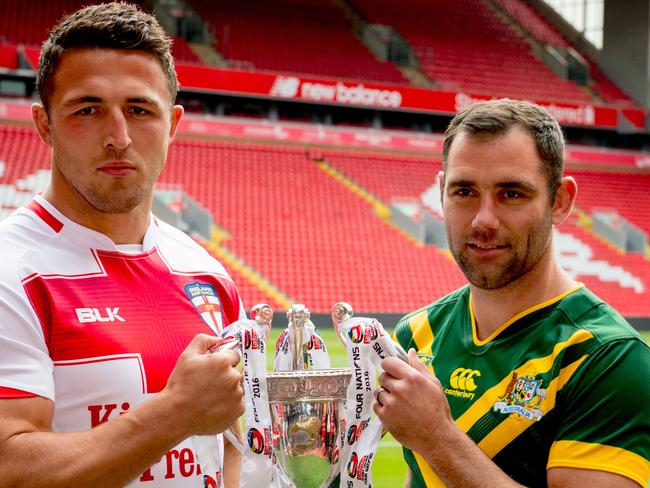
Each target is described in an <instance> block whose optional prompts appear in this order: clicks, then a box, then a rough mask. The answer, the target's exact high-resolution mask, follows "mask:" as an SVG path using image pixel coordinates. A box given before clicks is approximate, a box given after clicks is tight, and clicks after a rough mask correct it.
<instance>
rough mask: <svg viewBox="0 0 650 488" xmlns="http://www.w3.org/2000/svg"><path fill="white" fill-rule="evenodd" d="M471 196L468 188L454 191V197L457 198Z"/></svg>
mask: <svg viewBox="0 0 650 488" xmlns="http://www.w3.org/2000/svg"><path fill="white" fill-rule="evenodd" d="M471 194H472V192H471V191H470V190H469V188H459V189H458V190H456V195H458V196H459V197H468V196H470V195H471Z"/></svg>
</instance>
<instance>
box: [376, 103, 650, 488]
mask: <svg viewBox="0 0 650 488" xmlns="http://www.w3.org/2000/svg"><path fill="white" fill-rule="evenodd" d="M443 148H444V149H443V168H444V174H442V175H441V176H442V178H441V194H442V205H443V211H444V215H445V226H446V230H447V239H448V243H449V249H450V250H451V252H452V254H453V256H454V258H455V260H456V262H457V263H458V265H459V267H460V268H461V269H462V271H463V273H464V274H465V276H466V277H467V280H468V281H469V284H468V285H467V286H465V287H463V288H461V289H459V290H457V291H455V292H452V293H451V294H449V295H447V296H446V297H443V298H441V299H440V300H438V301H437V302H434V303H433V304H431V305H428V306H426V307H424V308H422V309H420V310H418V311H416V312H413V313H411V314H409V315H407V316H406V317H404V318H403V319H402V320H401V321H400V322H399V323H398V325H397V328H396V331H395V337H396V339H397V340H398V341H399V342H400V344H401V345H402V346H403V347H404V348H405V349H407V350H409V357H410V365H408V364H406V363H404V362H401V361H398V360H396V359H391V358H389V359H385V360H384V361H383V362H382V366H383V367H384V369H385V372H384V373H383V374H382V375H381V376H380V378H379V382H380V385H381V387H380V388H379V389H378V392H377V393H376V398H377V402H376V404H375V412H376V413H377V415H378V416H379V417H380V418H381V419H382V421H383V422H384V425H385V426H386V428H387V429H388V430H389V431H390V432H391V433H392V434H393V435H394V437H395V438H396V439H397V440H398V441H399V442H400V443H402V445H403V446H404V453H405V458H406V461H407V463H408V464H409V467H410V471H411V478H410V486H412V487H424V486H428V487H430V486H445V485H446V486H450V487H454V486H462V487H469V486H475V487H492V486H493V487H507V486H521V485H525V486H551V487H585V486H589V487H603V488H604V487H608V488H609V487H634V486H637V487H638V486H646V483H647V481H648V476H649V475H650V411H649V407H648V405H650V348H649V347H648V345H647V344H646V343H645V342H644V341H643V339H642V338H641V337H640V336H639V334H638V333H637V332H636V331H635V330H634V329H633V328H632V327H631V326H630V325H629V324H628V323H627V322H626V321H625V320H624V319H623V317H621V316H620V315H619V314H618V313H617V312H616V311H615V310H614V309H612V308H611V307H610V306H608V305H607V304H605V303H604V302H603V301H602V300H600V299H599V298H598V297H596V296H595V295H593V294H592V293H591V292H590V291H588V290H587V289H586V288H585V287H584V285H582V284H581V283H578V282H575V281H574V280H573V279H572V278H571V277H570V276H568V275H567V274H566V273H565V272H564V271H563V270H562V269H561V268H560V266H559V264H558V262H557V261H556V259H555V257H554V255H553V245H552V241H553V237H552V236H553V226H554V225H559V224H561V223H562V222H563V221H564V220H565V219H566V218H567V217H568V216H569V214H570V213H571V209H572V206H573V202H574V200H575V197H576V193H577V185H576V183H575V181H574V180H573V179H572V178H570V177H562V173H563V164H564V143H563V138H562V132H561V130H560V127H559V125H558V124H557V122H556V121H555V120H554V119H553V118H552V117H551V116H550V115H549V114H548V113H547V112H546V110H544V109H542V108H541V107H538V106H535V105H532V104H530V103H525V102H515V101H511V100H497V101H489V102H482V103H478V104H475V105H473V106H470V107H469V108H467V109H465V110H463V111H462V112H460V113H458V114H457V115H456V117H455V118H454V119H453V120H452V122H451V124H450V125H449V128H448V129H447V132H446V134H445V141H444V146H443ZM418 358H419V359H418Z"/></svg>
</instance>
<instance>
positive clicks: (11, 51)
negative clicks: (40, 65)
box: [0, 42, 18, 69]
mask: <svg viewBox="0 0 650 488" xmlns="http://www.w3.org/2000/svg"><path fill="white" fill-rule="evenodd" d="M0 68H7V69H16V68H18V48H17V47H16V46H14V45H11V44H4V43H2V42H0Z"/></svg>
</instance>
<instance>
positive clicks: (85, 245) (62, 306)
mask: <svg viewBox="0 0 650 488" xmlns="http://www.w3.org/2000/svg"><path fill="white" fill-rule="evenodd" d="M0 249H1V250H2V258H1V259H0V398H3V397H4V398H8V397H12V396H17V395H18V396H20V395H25V394H28V395H29V394H31V395H38V396H43V397H46V398H49V399H51V400H53V401H54V402H55V403H54V405H55V406H54V418H53V423H52V430H54V431H83V430H88V429H90V428H91V427H94V426H96V425H97V424H99V423H102V422H105V421H107V420H109V419H111V418H113V417H114V416H117V415H119V414H120V413H121V412H125V411H128V410H129V409H132V408H134V407H135V406H137V405H139V404H141V403H142V402H143V401H144V400H145V399H146V398H147V396H148V395H151V394H155V393H156V392H159V391H160V390H161V389H162V388H164V386H165V384H166V382H167V379H168V377H169V374H170V373H171V371H172V369H173V368H174V365H175V364H176V360H177V359H178V356H179V354H180V353H181V352H182V351H183V349H185V347H186V346H187V344H188V343H189V342H190V341H191V339H192V338H193V337H194V336H195V335H196V334H198V333H200V332H203V333H208V334H218V333H220V331H221V329H222V328H223V327H225V326H227V325H229V324H230V323H232V322H235V321H236V320H239V319H240V318H244V316H245V314H244V310H243V306H242V304H241V300H240V298H239V294H238V292H237V289H236V287H235V284H234V283H233V281H232V280H231V278H230V277H229V276H228V274H227V272H226V271H225V269H224V268H223V266H222V265H221V264H220V263H218V262H217V261H216V260H215V259H213V258H212V257H211V256H210V255H209V254H208V253H207V252H206V251H205V249H203V248H202V247H201V246H199V245H198V244H196V243H195V242H194V241H193V240H192V239H191V238H189V237H188V236H187V235H185V234H184V233H182V232H181V231H179V230H177V229H175V228H174V227H171V226H169V225H167V224H165V223H164V222H161V221H159V220H157V219H155V218H153V217H152V219H151V224H150V225H149V229H148V230H147V233H146V235H145V237H144V241H143V246H142V252H139V253H137V254H131V253H124V252H120V250H119V248H118V246H116V245H115V244H114V243H113V242H112V241H111V240H110V239H109V238H108V237H106V236H105V235H103V234H101V233H98V232H95V231H93V230H90V229H87V228H85V227H82V226H80V225H78V224H76V223H75V222H73V221H71V220H70V219H68V218H66V217H65V216H64V215H63V214H61V213H60V212H59V211H57V210H56V209H55V208H54V207H53V206H52V205H51V204H49V203H48V202H47V201H46V200H45V199H43V198H42V197H40V196H37V197H35V199H34V200H33V201H32V202H31V204H30V205H28V206H27V207H25V208H21V209H19V210H17V211H16V212H14V213H13V214H12V215H11V216H9V217H8V218H7V219H5V220H4V221H2V222H0ZM21 392H24V393H21ZM28 395H27V396H28ZM200 482H201V474H200V472H199V469H198V460H197V459H196V456H195V454H194V452H193V450H192V448H191V443H190V442H189V440H186V441H185V442H183V443H182V444H181V445H179V446H177V447H176V448H175V449H173V450H171V451H170V452H168V453H167V454H166V455H165V456H163V458H162V459H161V460H160V462H158V463H156V464H155V465H154V466H152V468H151V469H150V470H148V471H146V472H145V473H144V474H143V475H142V477H140V479H139V480H136V481H135V482H134V485H136V486H140V485H141V486H156V487H157V486H165V487H166V486H174V487H177V486H194V487H196V486H202V484H199V483H200Z"/></svg>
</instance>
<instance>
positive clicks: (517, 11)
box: [492, 0, 635, 106]
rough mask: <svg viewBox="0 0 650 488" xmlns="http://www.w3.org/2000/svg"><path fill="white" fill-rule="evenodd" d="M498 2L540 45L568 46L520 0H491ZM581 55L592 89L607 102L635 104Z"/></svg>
mask: <svg viewBox="0 0 650 488" xmlns="http://www.w3.org/2000/svg"><path fill="white" fill-rule="evenodd" d="M492 1H493V2H494V3H495V4H498V5H499V6H500V7H501V8H502V9H504V11H505V12H507V14H508V15H510V16H511V18H513V19H514V20H516V21H517V22H518V23H519V24H520V25H521V27H523V28H524V29H525V31H526V32H527V33H528V34H530V35H531V36H532V37H533V38H534V39H535V40H536V41H537V42H538V43H540V44H541V45H547V44H548V45H551V46H555V47H560V48H565V49H566V48H569V47H573V46H571V43H570V42H569V41H568V40H567V39H566V38H564V36H562V34H560V33H559V32H558V31H557V30H556V29H554V28H553V27H552V26H551V25H549V23H548V22H546V21H545V20H544V19H543V18H542V16H541V15H540V14H539V13H538V12H537V11H536V10H535V9H533V8H532V7H531V6H529V5H527V4H526V3H524V2H522V1H520V0H492ZM581 55H582V57H583V58H584V59H585V60H586V61H587V62H588V64H589V70H590V73H591V78H592V81H593V84H592V89H593V90H594V91H595V92H596V93H597V94H598V95H599V96H600V97H601V98H602V99H603V101H605V102H607V103H615V104H622V105H629V106H635V103H634V102H633V101H632V100H631V99H630V97H629V96H628V95H627V94H626V93H625V92H623V90H621V89H620V88H619V87H618V86H616V84H614V83H613V82H612V81H611V80H610V79H609V78H608V77H607V76H606V75H605V74H604V73H603V72H602V71H601V70H600V68H598V65H597V64H596V63H595V62H594V61H593V60H591V59H590V58H589V56H587V55H586V54H585V53H581Z"/></svg>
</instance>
